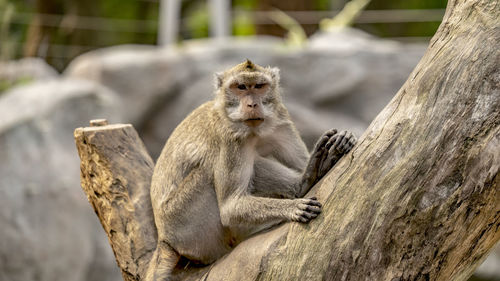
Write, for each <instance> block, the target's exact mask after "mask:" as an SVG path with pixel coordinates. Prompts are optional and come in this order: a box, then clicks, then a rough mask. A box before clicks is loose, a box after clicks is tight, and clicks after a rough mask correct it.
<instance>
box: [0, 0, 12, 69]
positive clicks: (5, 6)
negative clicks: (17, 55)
mask: <svg viewBox="0 0 500 281" xmlns="http://www.w3.org/2000/svg"><path fill="white" fill-rule="evenodd" d="M13 15H14V5H13V4H11V3H9V2H7V1H6V0H0V60H7V59H12V58H13V57H14V47H15V42H14V36H13V35H11V34H10V32H9V31H10V24H11V21H12V16H13Z"/></svg>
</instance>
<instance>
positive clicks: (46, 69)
mask: <svg viewBox="0 0 500 281" xmlns="http://www.w3.org/2000/svg"><path fill="white" fill-rule="evenodd" d="M58 75H59V74H58V73H57V71H56V70H55V69H54V68H52V67H51V66H50V65H48V64H47V63H46V62H45V61H44V60H42V59H40V58H23V59H20V60H16V61H6V62H1V61H0V93H1V92H2V91H5V90H7V89H8V88H10V87H12V86H15V85H19V84H28V83H31V82H34V81H40V80H47V79H53V78H55V77H57V76H58Z"/></svg>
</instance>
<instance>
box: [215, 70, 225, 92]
mask: <svg viewBox="0 0 500 281" xmlns="http://www.w3.org/2000/svg"><path fill="white" fill-rule="evenodd" d="M223 77H224V73H222V72H216V73H215V75H214V85H215V89H216V90H217V89H219V88H220V87H222V82H223V80H222V78H223Z"/></svg>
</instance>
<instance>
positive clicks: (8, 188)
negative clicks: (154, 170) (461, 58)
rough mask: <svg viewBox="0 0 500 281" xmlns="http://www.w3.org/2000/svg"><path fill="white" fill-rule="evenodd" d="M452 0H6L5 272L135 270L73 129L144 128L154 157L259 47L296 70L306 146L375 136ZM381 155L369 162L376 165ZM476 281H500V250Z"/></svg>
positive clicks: (99, 274)
mask: <svg viewBox="0 0 500 281" xmlns="http://www.w3.org/2000/svg"><path fill="white" fill-rule="evenodd" d="M445 8H446V1H445V0H386V1H382V0H371V1H370V0H353V1H347V0H310V1H299V0H233V1H228V0H207V1H201V0H185V1H180V0H101V1H86V0H29V1H28V0H15V1H14V0H0V281H11V280H12V281H13V280H15V281H32V280H33V281H35V280H43V281H45V280H46V281H49V280H50V281H54V280H56V281H58V280H61V281H73V280H74V281H80V280H81V281H83V280H90V281H94V280H95V281H106V280H109V281H115V280H121V277H120V274H119V271H118V268H117V266H116V264H115V261H114V258H113V254H112V252H111V249H110V247H109V245H108V243H107V239H106V236H105V234H104V232H103V231H102V229H101V227H100V225H99V221H98V219H97V217H96V216H95V215H94V213H93V212H92V209H91V207H90V205H89V204H88V202H87V200H86V198H85V195H84V193H83V192H82V191H81V189H80V186H79V159H78V156H77V152H76V149H75V145H74V141H73V135H72V134H73V130H74V129H75V128H76V127H82V126H87V125H88V121H89V120H90V119H96V118H107V119H108V120H109V122H110V123H132V124H133V125H134V127H135V128H136V129H137V131H138V132H139V134H140V136H141V137H142V138H143V140H144V142H145V144H146V147H147V149H148V151H149V152H150V154H151V155H152V157H153V159H156V157H157V156H158V155H159V153H160V150H161V148H162V147H163V144H164V142H165V141H166V139H167V138H168V136H169V134H170V133H171V131H172V130H173V129H174V128H175V126H176V125H177V124H178V123H179V122H180V121H181V120H182V119H183V118H184V117H185V116H186V115H187V114H188V113H189V112H190V111H191V110H193V109H194V108H196V107H197V106H199V105H200V104H202V103H203V102H205V101H207V100H209V99H210V98H211V97H212V79H213V73H214V72H215V71H221V70H223V69H225V68H227V67H230V66H232V65H234V64H237V63H240V62H242V61H243V60H244V59H246V58H249V59H251V60H252V61H254V62H255V63H258V64H261V65H272V66H278V67H279V68H280V69H281V76H282V77H281V81H282V86H283V96H284V101H285V104H286V105H287V107H288V109H289V111H290V113H291V116H292V118H293V120H294V122H295V123H296V125H297V127H298V129H299V131H300V133H301V135H302V137H303V138H304V140H305V142H306V144H307V145H308V146H309V147H311V145H312V144H313V142H314V141H315V139H316V138H317V137H318V136H319V135H320V134H321V133H322V132H324V131H325V130H327V129H329V128H332V127H335V128H338V129H348V130H351V131H353V132H355V134H356V135H357V136H358V137H359V136H361V135H362V134H363V132H364V131H365V129H366V128H367V127H368V125H369V124H370V122H371V121H372V120H373V119H374V117H375V116H376V115H377V114H378V113H379V112H380V111H381V110H382V108H383V107H384V106H385V105H386V104H387V103H388V102H389V101H390V99H391V98H392V97H393V96H394V95H395V94H396V92H397V91H398V90H399V88H400V87H401V86H402V85H403V83H405V81H406V79H407V77H408V76H409V75H410V73H411V71H412V70H413V68H414V67H415V66H416V65H417V63H418V61H419V60H420V58H421V57H422V55H423V54H424V52H425V49H426V47H427V44H428V42H429V40H430V38H431V37H432V36H433V34H434V33H435V31H436V30H437V28H438V27H439V24H440V22H441V19H442V17H443V15H444V11H445ZM368 164H369V163H368ZM470 280H471V281H480V280H496V281H498V280H500V250H499V249H498V246H497V249H496V250H494V251H492V254H491V255H490V256H489V257H488V259H487V260H486V261H485V262H484V263H483V265H482V266H481V267H480V268H479V269H478V271H477V272H476V273H475V275H474V276H473V277H472V278H471V279H470Z"/></svg>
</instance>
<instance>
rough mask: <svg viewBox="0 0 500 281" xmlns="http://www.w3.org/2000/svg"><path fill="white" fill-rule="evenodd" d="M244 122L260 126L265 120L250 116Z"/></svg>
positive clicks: (252, 125)
mask: <svg viewBox="0 0 500 281" xmlns="http://www.w3.org/2000/svg"><path fill="white" fill-rule="evenodd" d="M243 122H245V124H246V125H247V126H249V127H258V126H259V125H260V124H262V122H264V118H249V119H245V120H244V121H243Z"/></svg>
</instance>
